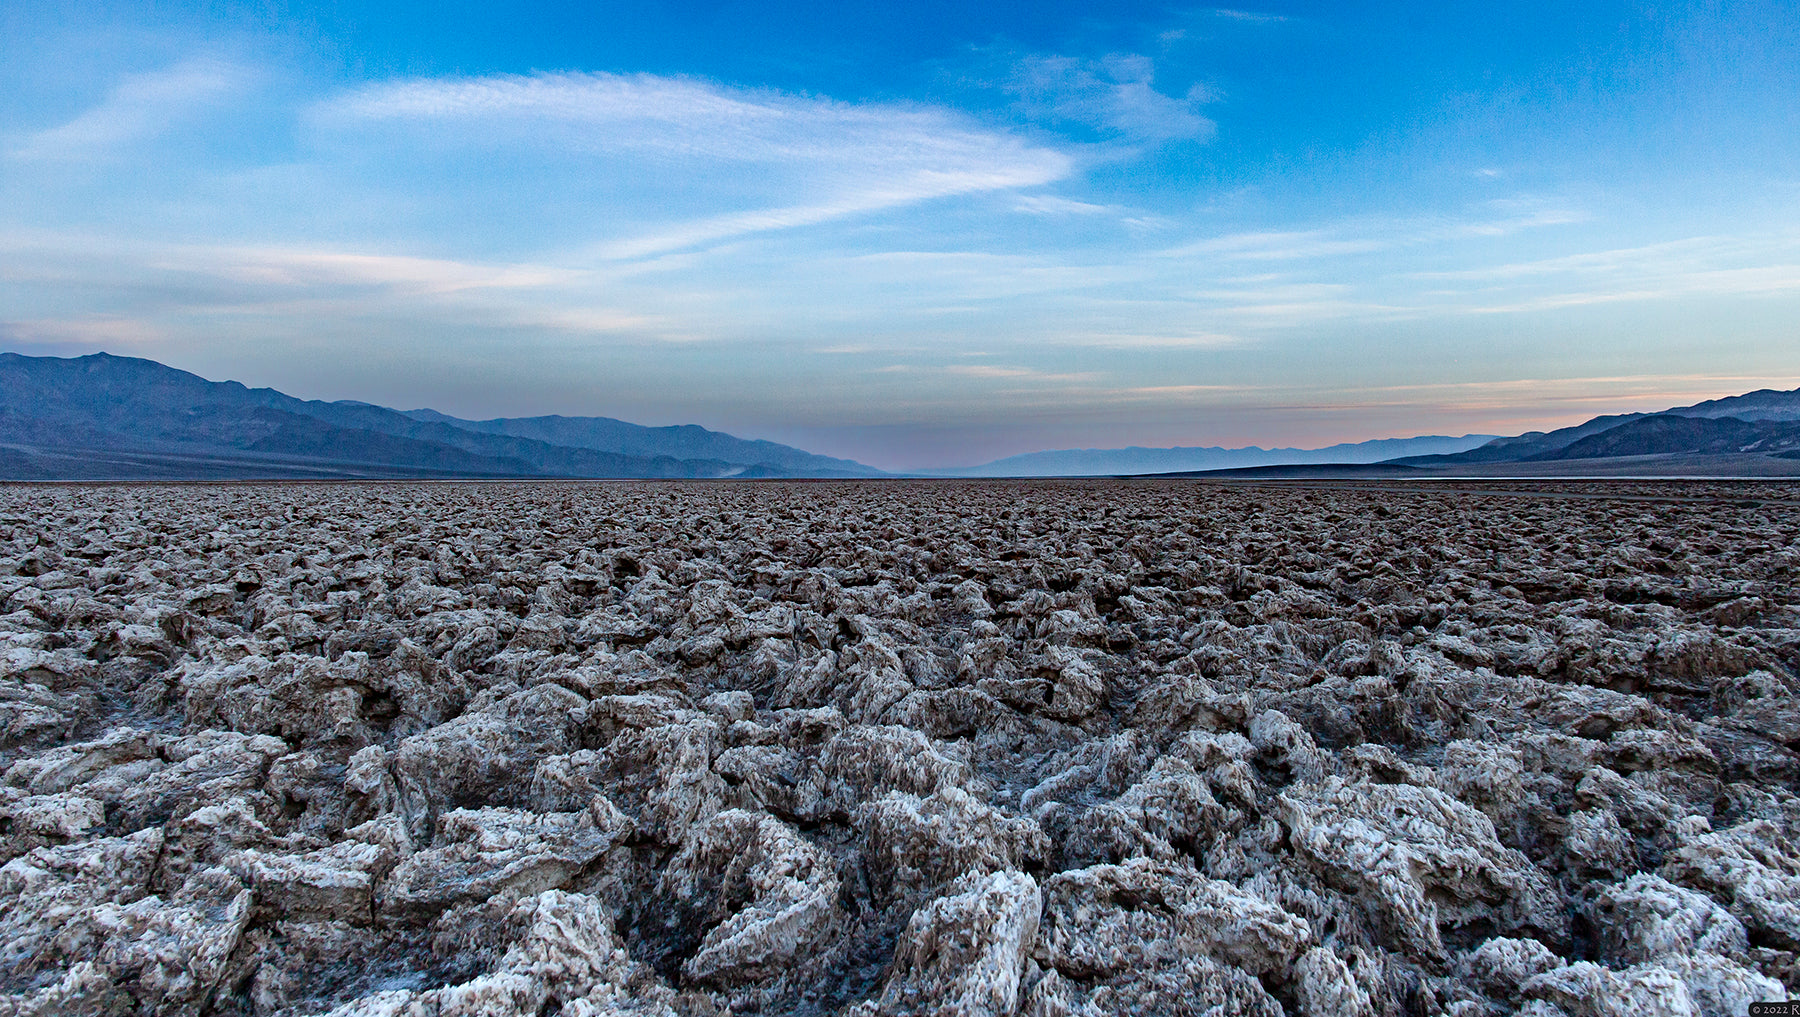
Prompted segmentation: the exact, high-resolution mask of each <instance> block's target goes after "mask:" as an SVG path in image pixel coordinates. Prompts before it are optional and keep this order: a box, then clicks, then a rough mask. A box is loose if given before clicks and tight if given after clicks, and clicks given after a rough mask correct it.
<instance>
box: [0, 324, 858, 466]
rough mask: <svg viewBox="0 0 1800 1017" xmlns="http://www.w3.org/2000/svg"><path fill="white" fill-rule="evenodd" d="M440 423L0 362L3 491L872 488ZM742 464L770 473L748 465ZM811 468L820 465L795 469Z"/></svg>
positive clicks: (83, 364) (150, 367)
mask: <svg viewBox="0 0 1800 1017" xmlns="http://www.w3.org/2000/svg"><path fill="white" fill-rule="evenodd" d="M437 416H440V417H441V416H442V415H437ZM452 420H454V418H443V419H424V420H421V419H418V418H417V417H414V416H411V415H408V414H405V413H401V412H399V411H398V410H391V409H387V408H385V407H381V406H374V405H371V404H369V403H362V402H354V401H344V402H323V401H320V400H302V399H296V398H295V397H293V396H289V395H286V394H284V393H281V392H278V391H276V390H274V389H269V388H259V389H252V388H247V387H245V386H244V385H241V384H239V383H237V382H234V381H226V382H214V381H208V380H206V379H205V378H201V377H200V376H198V375H195V374H190V373H188V372H186V371H180V370H177V369H175V368H172V367H168V366H165V365H163V364H159V363H157V362H155V361H153V360H143V359H139V358H136V357H115V356H112V355H110V354H105V353H96V354H92V355H89V356H85V357H75V358H61V357H28V356H24V355H21V354H17V353H0V446H4V451H5V454H4V455H0V477H5V478H9V479H43V480H51V479H109V480H113V479H189V478H192V479H224V478H236V477H346V478H348V477H542V478H549V477H605V478H719V477H783V476H802V477H820V476H872V475H879V471H877V470H874V469H873V468H871V467H867V466H863V465H862V464H860V463H851V462H849V461H848V460H836V459H828V458H826V457H823V456H817V457H814V456H811V455H810V453H805V452H801V451H800V450H798V449H792V448H788V447H787V446H784V445H775V444H774V443H772V442H747V441H743V440H741V439H737V438H732V437H731V436H730V435H720V434H718V433H717V432H712V431H707V430H705V429H704V428H696V429H695V430H696V431H699V432H701V435H700V437H702V438H703V439H704V441H705V447H706V448H707V449H708V450H724V451H726V452H727V453H728V455H727V456H726V457H719V456H711V455H686V456H682V455H669V454H666V453H657V454H643V455H640V454H631V453H625V452H619V451H614V450H609V449H604V448H596V447H592V446H586V447H572V446H567V445H559V444H556V443H554V442H549V441H543V440H540V439H537V438H532V437H525V436H519V435H512V434H499V433H488V432H485V431H482V430H478V429H469V428H464V427H460V426H457V425H456V424H454V423H451V422H449V421H452ZM626 426H628V427H629V426H632V425H626ZM645 430H655V429H649V428H646V429H645ZM669 447H678V445H671V446H669ZM734 451H735V452H736V453H739V454H732V453H733V452H734ZM755 453H768V454H770V455H771V457H772V458H775V459H779V460H781V462H779V463H775V462H766V461H763V460H761V459H757V458H751V457H749V456H751V455H753V454H755ZM811 460H817V461H818V462H819V464H820V465H818V466H812V467H809V466H808V465H807V464H808V463H809V461H811Z"/></svg>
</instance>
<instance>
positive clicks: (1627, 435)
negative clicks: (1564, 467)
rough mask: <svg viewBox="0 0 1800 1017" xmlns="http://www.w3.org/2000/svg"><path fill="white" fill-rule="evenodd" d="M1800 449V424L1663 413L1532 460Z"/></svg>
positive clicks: (1764, 452) (1741, 452) (1719, 453)
mask: <svg viewBox="0 0 1800 1017" xmlns="http://www.w3.org/2000/svg"><path fill="white" fill-rule="evenodd" d="M1796 449H1800V422H1797V421H1762V420H1759V421H1749V420H1739V419H1738V418H1736V417H1687V416H1677V415H1674V414H1669V413H1659V414H1657V415H1655V416H1651V417H1640V418H1638V419H1637V420H1633V421H1630V422H1628V423H1624V424H1620V425H1618V426H1617V427H1612V428H1608V429H1606V430H1604V431H1601V432H1599V433H1598V434H1590V435H1588V436H1587V437H1585V438H1582V439H1581V440H1579V441H1574V442H1570V443H1569V444H1568V445H1565V446H1563V447H1562V448H1559V449H1556V450H1555V451H1553V452H1546V453H1543V454H1541V455H1537V456H1533V457H1532V458H1531V459H1530V460H1526V461H1528V462H1529V461H1540V462H1541V461H1545V460H1551V459H1604V458H1609V457H1613V456H1648V455H1736V454H1746V453H1747V454H1758V455H1767V454H1770V453H1774V452H1790V451H1794V450H1796Z"/></svg>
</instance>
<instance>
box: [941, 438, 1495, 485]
mask: <svg viewBox="0 0 1800 1017" xmlns="http://www.w3.org/2000/svg"><path fill="white" fill-rule="evenodd" d="M1493 439H1494V436H1493V435H1491V434H1465V435H1463V436H1462V437H1460V438H1452V437H1448V436H1446V435H1424V436H1421V437H1417V438H1376V439H1374V440H1371V441H1359V442H1346V443H1343V444H1339V445H1331V446H1327V447H1325V448H1316V449H1299V448H1276V449H1265V448H1259V447H1257V446H1254V445H1251V446H1248V447H1245V448H1219V447H1209V448H1201V447H1193V446H1181V445H1177V446H1174V447H1171V448H1143V447H1139V446H1135V445H1134V446H1130V447H1128V448H1107V449H1058V450H1054V451H1048V452H1027V453H1025V454H1023V455H1016V456H1007V457H1006V458H1004V459H996V460H994V461H993V462H991V463H984V464H982V465H980V466H970V467H966V468H963V469H957V470H933V471H929V472H930V473H931V474H932V475H933V476H959V477H1094V476H1130V475H1138V474H1148V473H1177V472H1184V471H1198V470H1223V469H1244V468H1249V467H1261V466H1294V465H1314V464H1334V463H1359V464H1360V463H1376V462H1382V461H1386V460H1391V459H1395V458H1398V457H1402V456H1420V455H1434V454H1436V455H1441V454H1445V453H1451V452H1464V451H1467V450H1469V449H1473V448H1476V447H1479V446H1481V445H1482V444H1484V443H1487V442H1489V441H1490V440H1493ZM1501 440H1504V439H1501Z"/></svg>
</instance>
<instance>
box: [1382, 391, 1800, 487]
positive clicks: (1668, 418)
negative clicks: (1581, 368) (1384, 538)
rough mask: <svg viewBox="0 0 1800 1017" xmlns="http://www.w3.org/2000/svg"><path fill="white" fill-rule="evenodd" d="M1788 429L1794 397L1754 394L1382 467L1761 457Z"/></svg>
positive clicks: (1778, 446)
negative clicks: (1583, 460)
mask: <svg viewBox="0 0 1800 1017" xmlns="http://www.w3.org/2000/svg"><path fill="white" fill-rule="evenodd" d="M1796 422H1800V389H1794V390H1793V391H1791V392H1778V391H1775V390H1772V389H1761V390H1759V391H1756V392H1751V393H1748V394H1746V395H1741V396H1729V397H1726V398H1723V399H1709V400H1707V401H1705V402H1702V403H1695V404H1694V405H1692V406H1677V407H1674V408H1672V409H1668V410H1664V411H1663V412H1661V413H1654V414H1651V413H1622V414H1614V415H1610V416H1603V417H1595V418H1593V419H1592V420H1589V421H1587V422H1586V423H1584V424H1577V425H1575V426H1574V427H1564V428H1560V429H1558V430H1555V431H1548V432H1545V431H1531V432H1528V433H1526V434H1521V435H1519V436H1517V437H1513V438H1495V439H1494V440H1493V441H1490V442H1488V443H1487V444H1485V445H1482V446H1480V447H1478V448H1472V449H1469V450H1468V451H1466V452H1456V453H1452V454H1448V455H1430V456H1406V457H1402V458H1396V459H1390V460H1387V462H1390V463H1394V464H1398V465H1404V466H1422V467H1437V468H1447V467H1460V466H1474V465H1482V464H1497V463H1543V462H1555V461H1566V460H1575V459H1612V458H1618V457H1621V456H1648V455H1661V456H1671V455H1673V456H1680V455H1752V456H1768V455H1774V454H1780V453H1783V452H1785V451H1787V450H1788V449H1790V448H1791V445H1789V444H1787V443H1788V442H1789V441H1790V440H1791V438H1790V435H1791V433H1792V432H1794V430H1795V429H1794V428H1792V427H1784V426H1783V425H1784V424H1791V423H1796ZM1784 458H1788V457H1786V456H1784Z"/></svg>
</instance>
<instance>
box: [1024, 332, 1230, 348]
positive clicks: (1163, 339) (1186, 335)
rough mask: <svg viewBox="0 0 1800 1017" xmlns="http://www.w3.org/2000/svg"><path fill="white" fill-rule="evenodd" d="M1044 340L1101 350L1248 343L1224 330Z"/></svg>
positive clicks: (1078, 335) (1080, 335) (1100, 334)
mask: <svg viewBox="0 0 1800 1017" xmlns="http://www.w3.org/2000/svg"><path fill="white" fill-rule="evenodd" d="M1044 342H1045V343H1047V344H1052V345H1056V346H1074V347H1088V348H1092V349H1105V350H1162V349H1167V350H1222V349H1231V348H1233V347H1239V346H1246V345H1249V341H1248V340H1246V339H1245V338H1244V337H1242V336H1236V335H1230V334H1227V333H1224V332H1204V331H1195V332H1183V331H1169V332H1072V333H1068V334H1065V335H1057V336H1049V337H1046V338H1045V339H1044Z"/></svg>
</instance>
